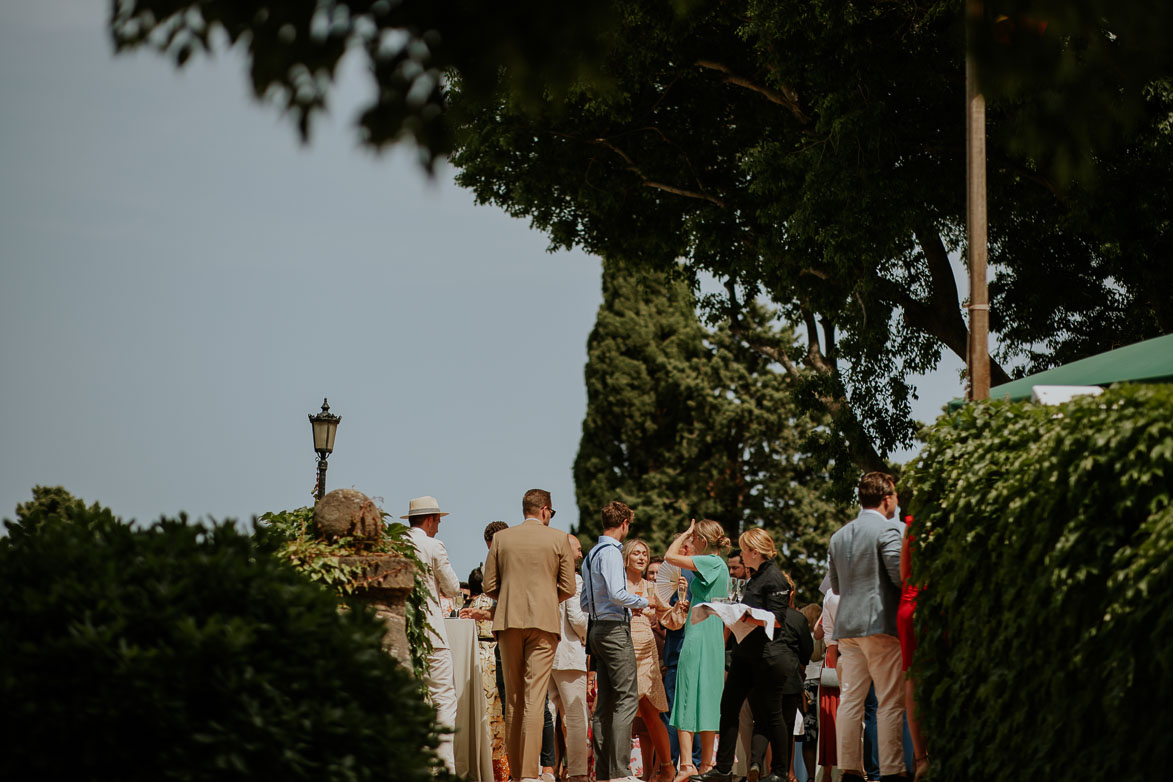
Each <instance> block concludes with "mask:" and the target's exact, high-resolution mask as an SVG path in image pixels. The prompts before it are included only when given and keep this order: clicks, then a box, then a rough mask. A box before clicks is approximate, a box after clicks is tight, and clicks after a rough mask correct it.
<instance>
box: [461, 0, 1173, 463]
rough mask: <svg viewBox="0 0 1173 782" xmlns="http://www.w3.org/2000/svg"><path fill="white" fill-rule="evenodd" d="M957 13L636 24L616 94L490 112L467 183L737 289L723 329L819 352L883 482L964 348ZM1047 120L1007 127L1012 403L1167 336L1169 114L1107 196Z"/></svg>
mask: <svg viewBox="0 0 1173 782" xmlns="http://www.w3.org/2000/svg"><path fill="white" fill-rule="evenodd" d="M960 5H961V4H959V3H954V2H936V3H918V2H913V1H912V0H897V1H896V2H890V3H858V2H851V1H850V0H801V1H800V0H789V1H784V2H778V1H777V0H768V1H767V0H738V1H736V2H730V1H724V2H723V1H720V0H712V1H711V2H703V3H700V4H699V5H698V7H697V8H696V10H695V11H694V12H693V13H692V14H691V15H689V16H686V17H683V18H681V17H678V16H677V15H675V14H674V13H672V12H671V10H670V9H668V8H667V7H665V6H664V5H663V4H661V3H658V2H654V1H652V0H629V1H627V2H622V3H620V4H619V8H620V11H621V13H622V24H621V25H620V26H619V28H618V29H617V30H616V31H614V33H613V35H612V37H611V38H610V40H609V43H608V52H609V59H608V61H607V67H608V71H607V72H608V74H609V76H610V83H611V84H613V85H614V89H613V90H612V91H610V92H607V93H602V92H599V91H597V90H594V89H592V88H591V87H590V86H589V85H584V86H583V87H582V89H580V90H579V91H577V92H576V93H574V94H572V95H571V96H570V98H569V100H567V101H560V102H558V103H557V104H555V103H553V102H552V103H550V104H549V105H548V106H547V107H546V110H545V111H544V112H539V113H535V112H534V111H533V110H525V111H522V110H520V108H519V107H518V106H516V105H515V103H514V102H513V101H512V100H511V98H510V97H509V96H508V95H503V96H501V98H500V100H499V102H498V104H497V105H496V106H494V107H493V108H491V109H489V110H484V111H480V112H475V111H474V112H471V115H472V116H473V117H474V119H473V121H472V122H470V123H468V124H467V125H466V126H465V127H464V128H463V131H462V135H461V136H460V147H459V149H458V151H457V153H456V155H455V157H454V160H455V162H456V164H457V165H458V166H459V167H460V169H461V173H460V174H459V176H458V181H459V182H460V183H461V184H462V185H464V186H466V187H469V188H471V189H472V190H473V191H474V192H475V193H476V196H477V198H478V199H479V200H480V201H482V202H487V203H494V204H497V205H499V206H501V207H502V208H504V209H506V210H507V211H508V212H509V213H510V214H512V215H514V216H518V217H525V218H528V219H529V220H530V221H531V223H532V224H533V225H534V226H535V227H537V228H538V229H540V230H543V231H545V232H546V233H547V234H548V235H549V236H550V239H551V244H552V245H554V246H559V247H563V246H564V247H569V246H580V247H582V248H584V249H586V250H587V251H589V252H592V253H595V254H598V255H600V256H603V257H611V258H622V259H624V261H625V262H627V263H629V265H631V266H638V267H647V268H657V269H668V268H674V265H675V264H676V261H677V259H683V262H684V264H685V270H686V272H687V273H688V274H689V275H692V277H693V279H694V280H695V278H696V277H697V276H698V275H700V274H703V273H711V274H713V275H715V276H717V278H718V279H720V280H723V281H726V282H727V283H728V291H729V293H728V295H727V296H725V297H718V298H715V299H713V300H712V301H710V302H709V303H710V305H712V307H713V309H714V310H715V311H716V312H718V313H719V314H728V313H731V312H732V313H736V312H737V311H738V309H740V308H743V307H744V306H745V302H747V301H749V300H751V299H753V298H754V297H755V296H756V295H758V294H759V293H765V294H766V295H768V296H769V297H770V298H771V299H772V300H773V301H774V302H775V303H776V304H777V305H779V306H780V307H781V308H782V310H783V312H784V314H785V316H786V317H787V319H788V320H790V321H791V322H793V323H797V324H800V325H801V327H802V330H803V331H802V337H803V339H804V340H805V345H804V346H803V348H802V349H799V350H794V349H788V350H785V351H781V352H779V353H778V355H777V358H778V365H779V367H781V368H782V369H783V370H784V371H786V372H788V373H791V374H794V375H795V376H796V377H798V378H800V379H801V381H802V383H803V384H805V385H806V387H807V388H809V389H810V394H809V395H808V396H809V398H811V399H814V400H817V401H818V402H819V404H820V406H821V408H822V410H823V411H825V412H828V413H829V414H831V415H832V416H833V418H834V419H835V429H836V430H837V431H839V432H841V433H842V435H843V439H844V446H845V447H846V448H848V449H849V450H850V452H851V454H852V458H853V460H854V461H855V462H856V464H858V465H859V466H861V467H863V468H869V469H870V468H883V467H885V466H886V465H885V459H886V455H887V454H888V453H889V452H890V451H891V450H892V449H893V448H895V447H897V446H900V445H907V444H909V443H910V442H911V439H912V436H913V434H914V432H915V428H916V425H915V423H914V422H913V421H912V420H911V417H910V415H909V409H910V399H911V398H912V395H913V394H914V393H915V389H914V388H913V387H912V386H911V385H910V383H909V381H908V380H907V378H908V377H909V376H910V375H915V374H918V373H923V372H926V371H929V370H931V369H933V368H935V367H936V366H937V365H938V363H939V361H940V359H941V355H942V352H943V351H945V350H948V351H951V352H953V353H954V354H956V355H957V356H959V357H962V358H963V357H964V356H965V350H966V343H967V338H968V332H967V327H966V324H965V321H964V319H963V317H962V314H961V312H962V311H961V308H960V306H959V299H960V296H959V292H958V288H957V284H956V280H955V277H954V271H953V268H952V265H951V262H950V254H952V253H957V252H961V253H963V254H964V251H965V247H964V241H963V239H964V225H965V203H964V195H965V186H964V170H965V169H964V162H963V161H964V123H963V121H962V118H963V107H964V94H965V93H964V72H963V52H964V24H963V22H962V19H961V15H960V14H961V11H960ZM1027 101H1028V98H1027V97H1024V96H1022V95H1018V96H1016V97H1015V99H1014V100H1011V99H1009V98H1007V99H1006V100H1003V101H1001V102H999V101H997V100H995V101H991V105H990V108H989V148H990V162H989V191H990V198H989V201H990V243H991V252H990V262H991V265H992V268H993V269H994V273H995V280H994V284H993V286H992V289H991V290H992V298H993V306H992V310H993V312H992V321H991V322H992V328H993V330H994V332H995V335H996V337H997V339H998V340H999V341H1000V343H1001V345H1002V346H1003V352H1002V353H1001V354H1000V355H998V356H996V357H995V358H996V359H1000V361H999V360H995V361H994V362H993V365H992V371H993V377H994V381H995V383H997V382H1002V381H1004V380H1007V379H1009V373H1008V371H1007V370H1006V369H1005V367H1004V366H1003V364H1004V363H1007V362H1009V361H1014V360H1023V359H1025V360H1026V362H1027V363H1028V364H1029V365H1030V366H1029V368H1030V369H1039V368H1042V367H1043V366H1045V365H1047V364H1048V363H1051V362H1059V361H1064V360H1069V359H1071V358H1076V357H1078V356H1080V355H1084V354H1087V353H1089V352H1095V351H1098V350H1101V349H1105V348H1107V347H1111V346H1113V345H1116V344H1122V343H1128V342H1131V341H1135V340H1138V339H1141V338H1145V337H1149V336H1154V335H1158V334H1161V333H1166V332H1168V331H1173V309H1171V305H1170V301H1169V297H1168V296H1167V295H1165V293H1164V292H1165V291H1166V290H1168V289H1169V286H1170V283H1173V279H1171V278H1170V275H1171V274H1173V264H1170V263H1168V255H1169V241H1170V230H1171V228H1170V223H1169V221H1168V219H1167V215H1168V210H1167V207H1168V198H1169V196H1168V192H1169V191H1170V188H1169V187H1168V186H1167V185H1168V183H1169V181H1170V173H1171V171H1173V167H1171V163H1173V157H1171V156H1170V154H1169V153H1170V151H1171V150H1170V149H1169V139H1170V134H1169V128H1168V127H1167V117H1168V115H1169V109H1170V103H1169V95H1168V92H1167V91H1155V92H1150V94H1149V98H1148V99H1147V100H1146V101H1145V102H1144V104H1143V105H1144V108H1145V112H1146V121H1145V122H1144V123H1141V125H1140V127H1142V128H1143V129H1144V130H1143V132H1140V131H1138V132H1137V133H1135V134H1133V135H1131V136H1130V137H1129V139H1130V142H1129V143H1128V144H1121V145H1118V146H1116V147H1114V148H1111V149H1107V150H1099V151H1098V152H1099V154H1100V155H1101V157H1100V158H1098V159H1097V170H1099V171H1101V172H1104V174H1105V175H1104V176H1101V177H1099V178H1098V179H1096V180H1094V181H1091V180H1089V181H1087V182H1082V181H1081V182H1076V183H1073V184H1071V185H1069V186H1066V187H1064V186H1061V185H1060V183H1058V182H1056V181H1054V180H1052V179H1051V178H1050V177H1049V175H1048V173H1047V172H1046V171H1045V170H1042V169H1040V168H1039V166H1038V165H1037V164H1036V162H1035V161H1033V160H1031V159H1029V158H1026V157H1024V156H1023V154H1022V153H1021V148H1020V146H1019V145H1017V144H1016V140H1017V139H1018V138H1019V137H1020V135H1021V130H1022V122H1023V119H1024V117H1025V116H1027V115H1026V114H1025V113H1024V108H1023V105H1024V103H1026V102H1027ZM455 103H456V105H458V106H459V105H460V97H459V96H457V98H456V100H455ZM1162 118H1164V120H1165V121H1166V124H1165V125H1161V124H1160V122H1161V120H1162ZM1141 173H1143V176H1140V177H1138V178H1136V179H1131V178H1130V177H1132V176H1133V175H1137V174H1141ZM1108 174H1111V176H1109V175H1108ZM1138 186H1139V187H1143V188H1144V189H1143V190H1139V191H1138V189H1137V188H1138ZM1138 201H1139V202H1140V203H1138ZM1160 214H1164V215H1165V217H1163V218H1157V219H1153V218H1154V216H1155V215H1160ZM1025 368H1026V367H1024V369H1025Z"/></svg>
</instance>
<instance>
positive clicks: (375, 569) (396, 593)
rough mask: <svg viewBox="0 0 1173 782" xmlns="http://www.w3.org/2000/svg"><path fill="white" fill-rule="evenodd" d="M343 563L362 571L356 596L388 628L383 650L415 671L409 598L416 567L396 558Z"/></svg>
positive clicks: (345, 559) (365, 558)
mask: <svg viewBox="0 0 1173 782" xmlns="http://www.w3.org/2000/svg"><path fill="white" fill-rule="evenodd" d="M339 561H340V562H341V563H342V564H343V565H348V566H351V567H357V568H359V569H361V571H362V574H363V575H361V576H359V577H358V579H357V580H356V586H355V589H354V592H353V593H352V594H353V595H354V596H355V597H357V598H359V599H360V600H362V601H363V602H365V603H368V604H369V605H371V606H372V607H374V609H375V615H376V616H378V617H379V618H380V619H382V620H383V621H384V622H385V623H386V624H387V632H386V634H385V635H384V636H383V648H384V649H386V650H387V651H388V652H390V653H391V655H392V656H393V657H395V658H396V659H398V660H399V662H401V663H403V664H404V665H406V666H407V668H408V670H411V648H410V647H409V646H408V645H407V595H408V593H409V592H411V588H412V587H413V586H414V585H415V564H414V563H413V562H412V561H411V560H409V559H405V558H404V557H400V556H398V555H396V554H359V555H355V556H352V557H340V558H339Z"/></svg>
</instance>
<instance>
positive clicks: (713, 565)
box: [664, 519, 729, 782]
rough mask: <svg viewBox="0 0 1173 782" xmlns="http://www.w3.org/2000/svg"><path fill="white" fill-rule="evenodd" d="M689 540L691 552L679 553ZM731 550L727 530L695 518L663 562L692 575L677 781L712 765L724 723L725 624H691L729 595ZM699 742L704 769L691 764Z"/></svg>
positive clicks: (676, 711)
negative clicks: (696, 738)
mask: <svg viewBox="0 0 1173 782" xmlns="http://www.w3.org/2000/svg"><path fill="white" fill-rule="evenodd" d="M685 542H687V543H688V545H689V546H690V548H691V550H692V552H693V554H692V556H688V555H685V554H681V553H680V552H681V547H682V546H683V545H684V543H685ZM727 548H729V538H727V537H725V530H724V529H722V527H721V525H720V524H719V523H717V522H715V521H711V520H709V519H705V520H704V521H700V522H698V521H696V520H693V522H692V524H690V525H689V527H688V530H687V531H686V532H685V533H684V534H683V535H679V536H677V538H676V540H674V541H672V545H671V546H669V547H668V551H667V552H666V553H665V554H664V561H665V562H668V563H670V564H672V565H675V566H677V567H679V568H681V569H683V570H691V571H694V574H695V575H694V576H693V579H692V586H691V587H690V591H691V593H692V605H690V606H689V609H688V612H689V618H688V619H687V620H685V623H684V646H683V647H681V649H680V661H679V663H678V664H677V668H676V698H675V700H674V701H673V703H672V716H671V717H669V719H668V721H669V723H670V724H671V725H672V726H673V727H674V728H676V734H677V736H678V737H679V740H680V765H679V772H680V773H679V774H678V775H677V777H676V779H677V782H684V780H687V779H688V778H689V776H690V775H692V774H697V773H704V772H705V771H708V770H709V769H710V768H711V767H712V764H713V741H714V739H715V738H716V735H717V729H718V728H719V727H720V722H721V690H722V689H723V687H724V683H725V626H724V625H723V624H722V623H721V620H720V618H719V617H716V616H710V617H708V618H707V619H705V620H704V621H703V622H698V623H697V624H693V623H692V616H691V614H692V610H693V606H695V605H697V604H699V603H706V602H712V601H713V600H715V599H718V598H724V597H728V595H729V568H728V567H727V566H726V564H725V560H724V559H723V558H722V556H721V554H722V553H723V550H724V549H727ZM694 733H699V734H700V739H701V768H700V769H699V770H698V769H697V768H696V767H695V766H693V765H692V764H691V759H692V741H693V734H694Z"/></svg>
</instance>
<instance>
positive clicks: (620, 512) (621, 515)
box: [603, 500, 635, 530]
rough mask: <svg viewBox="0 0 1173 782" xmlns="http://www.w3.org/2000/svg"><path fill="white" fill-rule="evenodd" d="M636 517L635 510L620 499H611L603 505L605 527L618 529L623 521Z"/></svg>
mask: <svg viewBox="0 0 1173 782" xmlns="http://www.w3.org/2000/svg"><path fill="white" fill-rule="evenodd" d="M633 518H635V511H633V510H632V509H631V508H629V507H627V506H626V505H624V504H623V503H622V502H620V501H619V500H611V502H608V503H607V504H606V505H604V506H603V529H605V530H607V529H618V528H619V527H622V526H623V522H625V521H628V522H629V521H631V520H632V519H633Z"/></svg>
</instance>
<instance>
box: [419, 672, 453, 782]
mask: <svg viewBox="0 0 1173 782" xmlns="http://www.w3.org/2000/svg"><path fill="white" fill-rule="evenodd" d="M425 681H426V683H427V685H428V695H429V696H431V698H432V705H433V706H435V707H436V723H437V724H438V725H439V726H440V727H441V728H444V729H445V730H447V731H448V732H447V733H444V734H442V735H441V736H440V746H439V747H438V748H437V749H436V754H437V755H438V756H439V757H440V760H441V761H443V762H444V768H446V769H448V771H449V772H451V773H455V772H456V758H455V755H454V752H453V745H452V731H453V730H454V729H455V728H456V683H455V681H454V680H453V673H452V652H451V651H450V650H448V649H433V650H432V652H431V653H430V654H429V655H428V675H427V678H426V679H425Z"/></svg>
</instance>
